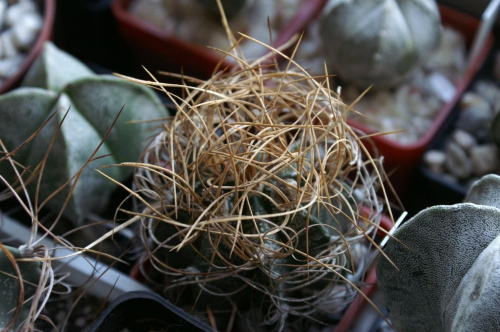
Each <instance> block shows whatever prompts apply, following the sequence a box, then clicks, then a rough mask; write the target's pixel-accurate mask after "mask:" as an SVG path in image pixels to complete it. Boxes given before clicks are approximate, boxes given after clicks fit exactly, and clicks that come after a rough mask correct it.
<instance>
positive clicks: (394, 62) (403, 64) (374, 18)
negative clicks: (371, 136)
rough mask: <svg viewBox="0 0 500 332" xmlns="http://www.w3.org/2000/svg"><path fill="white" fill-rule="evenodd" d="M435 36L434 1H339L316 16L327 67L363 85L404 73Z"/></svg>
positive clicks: (388, 81) (395, 79) (391, 81)
mask: <svg viewBox="0 0 500 332" xmlns="http://www.w3.org/2000/svg"><path fill="white" fill-rule="evenodd" d="M440 36H441V24H440V15H439V11H438V8H437V5H436V3H435V1H434V0H338V1H335V5H333V7H332V8H331V9H330V11H329V12H328V13H327V14H326V15H324V17H323V18H322V19H321V38H322V41H323V48H324V51H325V56H326V58H327V62H328V64H329V65H331V67H332V69H330V72H332V73H336V74H339V76H340V77H341V78H342V79H344V80H345V81H347V82H349V83H352V84H355V85H357V86H360V87H363V88H366V87H368V86H370V85H374V86H375V87H390V86H394V85H395V84H397V83H399V82H401V80H403V79H405V78H407V77H408V76H409V75H410V74H411V73H412V72H413V69H414V68H415V67H416V66H417V65H419V64H421V63H422V61H423V60H425V58H426V57H427V56H428V55H429V53H430V52H431V51H432V50H433V49H434V48H436V47H437V46H438V44H439V40H440Z"/></svg>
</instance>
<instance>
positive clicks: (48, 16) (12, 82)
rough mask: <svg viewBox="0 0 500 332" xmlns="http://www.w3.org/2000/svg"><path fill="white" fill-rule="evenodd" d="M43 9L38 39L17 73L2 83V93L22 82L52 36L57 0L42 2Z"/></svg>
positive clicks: (0, 90) (0, 86)
mask: <svg viewBox="0 0 500 332" xmlns="http://www.w3.org/2000/svg"><path fill="white" fill-rule="evenodd" d="M42 6H43V7H42V9H43V26H42V29H41V30H40V33H39V35H38V37H37V40H36V42H35V44H34V45H33V47H32V48H31V50H30V51H29V53H28V55H27V56H26V58H25V59H24V62H23V63H22V64H21V66H20V67H19V69H18V71H17V73H16V74H14V75H13V76H11V77H9V78H8V79H6V80H5V81H4V82H3V84H2V85H0V93H4V92H7V91H10V90H12V89H14V88H16V87H17V86H19V85H20V84H21V81H22V79H23V77H24V75H25V74H26V72H27V71H28V69H29V68H30V67H31V64H32V63H33V61H35V59H36V58H37V57H38V55H39V54H40V52H41V51H42V47H43V44H44V43H45V42H46V41H47V40H50V39H51V38H52V30H53V27H54V19H55V12H56V0H44V1H43V4H42Z"/></svg>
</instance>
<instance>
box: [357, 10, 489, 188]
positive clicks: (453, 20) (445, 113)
mask: <svg viewBox="0 0 500 332" xmlns="http://www.w3.org/2000/svg"><path fill="white" fill-rule="evenodd" d="M439 11H440V13H441V19H442V22H443V24H445V25H448V26H450V27H452V28H454V29H455V30H457V31H458V32H460V33H461V34H462V36H463V37H464V38H465V41H466V43H467V45H468V46H470V45H471V44H472V41H473V39H474V36H475V34H476V31H477V30H478V28H479V26H480V20H479V19H477V18H475V17H472V16H470V15H468V14H465V13H462V12H459V11H457V10H455V9H452V8H449V7H446V6H443V5H440V6H439ZM492 45H493V35H492V34H490V35H489V36H488V39H487V42H486V43H485V45H484V47H483V48H482V49H481V52H480V53H479V54H478V56H477V58H476V59H475V62H474V64H473V65H472V66H471V67H470V68H468V71H467V72H465V74H464V76H463V78H462V80H461V81H460V82H459V84H458V85H457V86H456V92H455V95H454V97H453V98H452V100H451V101H449V102H448V103H446V104H445V105H444V106H443V108H442V109H441V111H440V112H439V113H438V115H437V116H436V118H435V119H434V121H433V123H432V126H431V127H430V128H429V130H428V131H427V132H426V133H425V135H424V136H422V137H421V138H420V139H419V140H418V141H417V142H415V143H413V144H401V143H398V142H397V141H396V140H394V139H391V138H390V136H384V135H378V136H374V137H372V140H373V143H374V144H375V146H376V147H377V149H378V153H379V154H380V155H381V156H384V165H385V168H386V170H388V171H389V172H391V171H395V173H394V174H393V175H392V176H391V182H392V183H393V185H394V186H395V188H396V189H397V191H398V193H403V192H404V189H406V188H405V187H406V184H407V183H408V181H409V177H410V176H411V174H412V173H413V172H414V171H415V170H416V168H417V166H418V163H419V161H420V158H421V157H422V155H423V153H424V151H425V150H426V149H427V148H428V147H429V145H430V143H431V141H432V139H433V138H434V137H435V136H436V134H437V132H438V131H439V128H441V126H442V125H443V124H444V122H445V121H446V119H447V118H448V117H449V116H450V114H451V113H452V111H453V109H454V106H455V105H456V104H457V102H458V101H459V100H460V98H461V97H462V95H463V93H464V92H465V90H466V89H467V87H468V86H469V84H470V82H471V81H472V79H473V77H474V76H475V75H476V73H477V72H478V70H479V69H480V68H481V67H482V65H483V64H484V62H485V60H486V58H487V57H488V54H489V52H490V50H491V47H492ZM348 123H349V124H350V125H351V126H352V127H354V128H357V129H359V130H361V131H362V132H364V133H369V134H373V133H375V131H374V130H373V129H371V128H369V127H366V126H364V125H362V124H360V123H358V122H356V121H354V120H348Z"/></svg>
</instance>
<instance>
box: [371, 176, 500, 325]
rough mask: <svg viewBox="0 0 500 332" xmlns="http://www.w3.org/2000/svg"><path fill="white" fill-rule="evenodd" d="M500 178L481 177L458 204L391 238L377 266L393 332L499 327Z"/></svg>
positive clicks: (420, 217) (431, 212)
mask: <svg viewBox="0 0 500 332" xmlns="http://www.w3.org/2000/svg"><path fill="white" fill-rule="evenodd" d="M499 193H500V176H498V175H487V176H484V177H483V178H482V179H481V180H479V181H478V182H476V183H475V184H474V185H473V186H472V187H471V189H470V191H469V193H468V195H467V197H466V198H465V201H464V203H460V204H455V205H450V206H434V207H430V208H427V209H425V210H423V211H421V212H420V213H418V214H417V215H416V216H415V217H413V218H412V219H411V220H408V221H407V222H406V223H404V224H403V225H402V226H401V227H400V228H399V229H398V230H397V231H396V232H395V233H394V237H395V238H396V239H391V240H389V242H388V243H387V247H386V248H385V249H384V252H385V253H386V254H387V256H389V258H390V259H392V260H393V262H394V263H395V265H396V266H397V267H398V270H396V269H395V268H394V266H392V265H390V264H389V263H388V262H387V261H386V260H383V259H380V260H379V261H378V263H377V279H378V284H379V287H380V289H381V290H382V292H383V293H384V296H385V302H386V305H387V308H388V310H389V318H390V319H391V321H392V323H393V325H394V327H395V329H396V330H397V331H498V330H500V302H499V299H500V292H499V289H500V288H499V287H498V286H499V280H500V265H499V262H500V261H499V257H498V252H499V243H500V200H499Z"/></svg>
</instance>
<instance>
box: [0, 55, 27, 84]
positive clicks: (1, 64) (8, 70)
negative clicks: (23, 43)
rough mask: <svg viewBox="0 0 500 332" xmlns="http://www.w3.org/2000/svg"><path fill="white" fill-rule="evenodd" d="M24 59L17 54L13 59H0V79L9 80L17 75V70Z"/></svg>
mask: <svg viewBox="0 0 500 332" xmlns="http://www.w3.org/2000/svg"><path fill="white" fill-rule="evenodd" d="M24 58H25V56H24V55H22V54H18V55H16V56H14V57H10V58H5V59H0V78H4V79H5V78H9V77H10V76H12V75H14V74H15V73H17V70H18V68H19V66H21V64H22V63H23V61H24Z"/></svg>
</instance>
